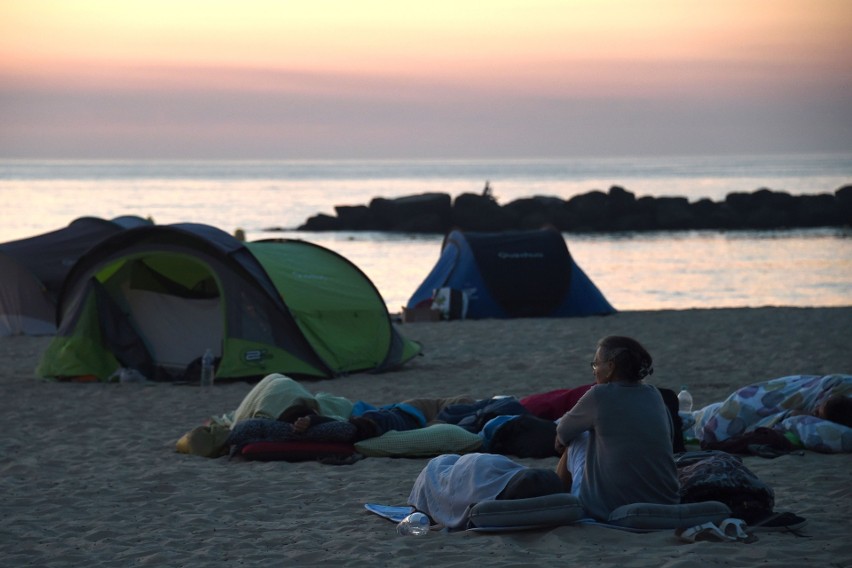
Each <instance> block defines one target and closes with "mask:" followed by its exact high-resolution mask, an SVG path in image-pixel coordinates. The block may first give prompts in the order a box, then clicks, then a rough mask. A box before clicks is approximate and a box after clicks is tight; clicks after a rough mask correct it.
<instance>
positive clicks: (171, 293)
mask: <svg viewBox="0 0 852 568" xmlns="http://www.w3.org/2000/svg"><path fill="white" fill-rule="evenodd" d="M114 269H115V267H110V268H108V269H107V270H106V271H105V272H106V273H107V274H109V273H110V272H112V271H113V270H114ZM108 281H109V284H108V286H109V287H110V288H111V289H113V290H116V289H117V290H118V294H113V297H114V298H115V297H117V298H120V303H121V307H122V310H123V311H124V313H125V314H126V316H127V322H128V323H129V324H130V325H131V326H132V327H133V328H134V329H135V330H136V332H137V334H138V335H139V337H141V338H142V341H143V342H144V343H145V346H146V348H147V350H148V352H149V353H150V355H151V357H152V359H153V360H154V361H156V362H157V366H158V367H161V368H162V369H163V370H165V371H166V372H168V373H170V374H172V373H177V374H182V373H183V371H185V370H186V368H187V367H188V366H189V364H190V363H192V362H193V361H194V360H195V359H198V358H199V357H201V356H202V355H203V354H204V351H205V350H206V349H208V348H210V349H212V350H213V353H214V355H215V356H217V357H218V356H220V355H221V349H222V347H221V346H222V344H223V338H224V335H225V330H224V315H223V314H224V308H223V306H222V296H221V294H220V293H219V286H218V284H217V281H216V278H215V275H214V273H213V272H212V271H211V270H210V268H209V267H208V266H207V265H205V264H203V263H201V262H199V261H198V260H197V259H193V258H190V257H187V256H185V255H176V254H171V253H169V254H157V255H151V256H147V257H137V258H134V259H132V260H129V261H127V262H126V263H125V264H124V266H122V267H121V268H120V269H118V270H117V271H115V272H113V273H112V274H111V275H110V276H109V277H108Z"/></svg>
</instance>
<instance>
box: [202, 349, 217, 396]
mask: <svg viewBox="0 0 852 568" xmlns="http://www.w3.org/2000/svg"><path fill="white" fill-rule="evenodd" d="M215 380H216V367H215V359H214V358H213V351H212V350H211V349H209V348H208V349H207V350H206V351H205V352H204V356H203V357H201V386H202V387H204V388H208V387H212V386H213V382H214V381H215Z"/></svg>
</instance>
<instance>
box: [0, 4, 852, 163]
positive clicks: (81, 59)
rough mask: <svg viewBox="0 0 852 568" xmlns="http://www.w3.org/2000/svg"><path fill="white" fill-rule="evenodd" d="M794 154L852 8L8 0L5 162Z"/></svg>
mask: <svg viewBox="0 0 852 568" xmlns="http://www.w3.org/2000/svg"><path fill="white" fill-rule="evenodd" d="M793 152H840V153H852V2H849V1H848V0H714V1H712V2H707V1H706V0H701V1H698V0H517V1H516V0H488V1H479V0H448V1H445V0H429V1H428V2H405V1H399V0H393V1H385V0H357V1H353V0H268V1H267V0H233V1H224V0H142V1H137V0H121V1H116V0H0V159H23V158H48V159H136V158H138V159H367V158H369V159H456V158H458V159H469V158H554V157H556V158H558V157H576V156H641V155H675V154H677V155H683V154H716V155H718V154H723V155H725V154H738V153H753V154H779V153H793Z"/></svg>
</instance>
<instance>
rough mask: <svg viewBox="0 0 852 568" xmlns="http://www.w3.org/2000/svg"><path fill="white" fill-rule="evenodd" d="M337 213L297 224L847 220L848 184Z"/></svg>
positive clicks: (480, 201)
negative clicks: (715, 196) (819, 190)
mask: <svg viewBox="0 0 852 568" xmlns="http://www.w3.org/2000/svg"><path fill="white" fill-rule="evenodd" d="M334 209H335V213H336V216H331V215H325V214H319V215H315V216H313V217H311V218H309V219H308V220H307V221H306V222H305V224H304V225H302V226H300V227H299V228H298V230H300V231H394V232H410V233H446V232H448V231H449V230H451V229H461V230H467V231H504V230H512V229H535V228H540V227H543V226H553V227H556V228H557V229H559V230H561V231H565V232H613V231H675V230H693V229H731V230H733V229H764V230H765V229H789V228H803V227H835V226H836V227H840V226H852V185H846V186H843V187H841V188H840V189H838V190H837V191H835V192H834V194H830V193H824V194H818V195H799V196H793V195H790V194H789V193H786V192H783V191H772V190H770V189H759V190H757V191H755V192H753V193H730V194H728V195H727V196H726V197H725V200H724V201H721V202H714V201H712V200H710V199H700V200H698V201H695V202H692V203H690V202H689V201H688V200H687V199H686V198H685V197H640V198H638V199H637V198H636V195H635V194H633V193H631V192H629V191H627V190H625V189H624V188H623V187H619V186H613V187H611V188H610V189H609V191H608V192H603V191H599V190H594V191H590V192H589V193H585V194H582V195H577V196H575V197H572V198H570V199H568V200H567V201H566V200H562V199H560V198H557V197H544V196H536V197H529V198H524V199H517V200H515V201H512V202H511V203H507V204H505V205H500V204H499V203H497V200H496V199H494V197H493V196H492V195H491V194H490V192H488V191H485V192H483V193H482V194H474V193H464V194H461V195H459V196H458V197H456V198H455V199H452V197H451V196H450V195H448V194H446V193H424V194H418V195H410V196H406V197H399V198H396V199H384V198H381V197H377V198H375V199H373V200H372V201H370V204H369V205H354V206H344V205H339V206H336V207H335V208H334Z"/></svg>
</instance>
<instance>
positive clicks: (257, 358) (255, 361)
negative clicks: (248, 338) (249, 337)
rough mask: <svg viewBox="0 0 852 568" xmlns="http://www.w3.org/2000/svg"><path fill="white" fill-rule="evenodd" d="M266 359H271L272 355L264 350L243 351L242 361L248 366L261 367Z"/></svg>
mask: <svg viewBox="0 0 852 568" xmlns="http://www.w3.org/2000/svg"><path fill="white" fill-rule="evenodd" d="M266 359H272V355H270V354H269V351H267V350H266V349H250V350H248V351H243V361H244V362H245V363H247V364H249V365H258V366H260V365H262V364H263V362H264V361H265V360H266Z"/></svg>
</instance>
